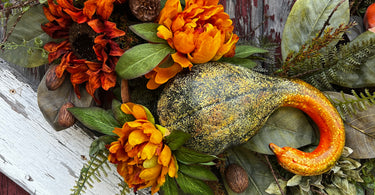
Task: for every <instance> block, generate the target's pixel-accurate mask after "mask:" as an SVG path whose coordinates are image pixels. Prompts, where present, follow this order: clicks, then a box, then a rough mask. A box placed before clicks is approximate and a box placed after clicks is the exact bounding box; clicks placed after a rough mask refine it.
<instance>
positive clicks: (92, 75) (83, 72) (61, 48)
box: [42, 0, 125, 97]
mask: <svg viewBox="0 0 375 195" xmlns="http://www.w3.org/2000/svg"><path fill="white" fill-rule="evenodd" d="M114 1H115V0H100V1H91V0H90V1H86V2H85V6H84V7H83V9H80V8H76V7H75V6H74V5H73V1H72V0H56V2H57V4H56V3H55V2H54V0H48V7H43V10H44V14H45V16H46V18H47V19H48V20H49V22H48V23H46V24H44V25H42V29H43V30H44V31H45V32H46V33H47V34H48V35H49V36H51V37H52V38H54V39H63V41H62V42H60V43H55V42H50V43H47V44H46V45H45V46H44V49H45V50H47V51H48V52H49V55H48V60H49V62H52V61H54V60H56V59H58V58H60V57H61V62H60V64H59V65H58V66H57V67H56V75H57V76H58V77H61V76H62V75H63V74H64V72H65V71H67V72H69V73H70V81H71V83H72V85H73V87H74V91H75V93H76V94H77V96H78V97H80V90H79V85H80V84H82V83H86V90H87V92H88V93H89V94H90V95H91V96H93V97H94V93H95V91H96V89H98V88H100V87H101V88H103V89H104V90H108V89H109V88H111V87H114V86H115V84H116V73H115V65H116V63H117V61H118V58H119V56H121V55H122V54H123V53H124V50H122V49H121V48H120V47H119V45H118V44H117V43H116V42H115V41H113V40H112V39H114V38H116V37H120V36H124V35H125V32H123V31H122V30H119V29H117V28H116V24H115V23H112V22H109V21H108V20H107V19H108V18H109V16H110V15H111V13H112V10H113V3H114ZM95 13H96V17H93V16H94V14H95Z"/></svg>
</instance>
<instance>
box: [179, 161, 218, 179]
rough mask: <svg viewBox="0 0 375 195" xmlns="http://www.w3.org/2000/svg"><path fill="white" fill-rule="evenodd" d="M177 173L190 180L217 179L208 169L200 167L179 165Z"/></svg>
mask: <svg viewBox="0 0 375 195" xmlns="http://www.w3.org/2000/svg"><path fill="white" fill-rule="evenodd" d="M178 171H181V172H182V173H183V174H185V175H188V176H190V177H192V178H195V179H199V180H204V181H217V180H218V179H217V177H216V175H215V174H213V173H212V172H211V171H210V169H208V168H207V167H203V166H200V165H184V164H179V166H178Z"/></svg>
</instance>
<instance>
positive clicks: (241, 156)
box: [0, 0, 375, 195]
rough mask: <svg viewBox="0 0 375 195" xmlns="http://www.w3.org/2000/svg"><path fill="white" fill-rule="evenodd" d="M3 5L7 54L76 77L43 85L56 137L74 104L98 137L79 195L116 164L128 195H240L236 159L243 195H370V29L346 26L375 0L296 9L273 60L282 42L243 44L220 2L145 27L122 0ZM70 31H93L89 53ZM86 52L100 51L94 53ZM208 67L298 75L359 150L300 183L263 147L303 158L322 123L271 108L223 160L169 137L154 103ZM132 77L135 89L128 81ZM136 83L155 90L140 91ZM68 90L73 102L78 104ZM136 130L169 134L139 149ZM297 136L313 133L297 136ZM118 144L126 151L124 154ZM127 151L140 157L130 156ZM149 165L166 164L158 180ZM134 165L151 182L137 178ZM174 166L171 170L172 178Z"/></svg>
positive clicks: (166, 14) (181, 8)
mask: <svg viewBox="0 0 375 195" xmlns="http://www.w3.org/2000/svg"><path fill="white" fill-rule="evenodd" d="M63 2H65V3H67V4H69V6H68V7H64V6H67V4H64V3H63ZM98 2H101V3H102V4H100V3H98ZM103 2H106V3H105V4H104V3H103ZM3 3H4V4H2V5H1V6H2V11H1V12H0V14H1V24H2V26H3V27H4V31H3V36H2V38H3V40H2V41H1V42H0V47H1V49H2V50H3V51H2V52H1V54H0V57H2V58H4V59H5V60H7V61H9V62H11V63H15V64H18V65H20V66H23V67H37V66H40V65H44V64H46V63H48V62H49V63H52V62H53V63H54V64H56V65H58V66H59V67H60V70H58V71H59V73H58V76H62V75H63V74H69V76H67V78H69V79H66V80H65V82H63V85H62V86H61V87H59V88H58V89H56V90H55V91H52V90H48V89H47V88H46V87H45V85H46V79H44V80H43V81H42V82H41V85H40V86H39V90H38V96H39V97H38V103H39V105H40V108H41V111H42V112H43V114H44V116H45V117H46V119H47V121H48V122H50V124H51V125H52V126H53V127H54V128H55V129H57V130H61V129H62V128H63V127H61V126H59V125H57V124H56V120H57V119H58V117H59V115H58V113H59V112H58V111H59V109H60V108H61V105H63V104H65V103H66V102H67V101H68V102H74V104H75V105H76V106H77V107H73V108H69V109H68V111H69V113H70V114H72V115H74V116H75V118H76V119H78V120H79V121H80V123H82V124H83V125H84V126H86V127H87V128H89V129H91V130H93V131H96V132H95V133H96V135H98V137H97V138H96V139H95V141H94V142H93V143H92V145H91V148H90V151H89V153H90V159H89V160H88V161H87V163H85V164H84V165H83V168H82V169H81V174H80V176H79V178H78V180H77V181H76V184H75V186H73V187H72V194H82V193H84V192H85V190H86V189H87V187H92V186H94V185H95V182H100V181H101V179H102V178H103V177H106V176H107V174H110V173H112V172H115V170H114V169H111V168H110V165H109V162H111V163H113V164H114V166H117V168H118V169H117V171H118V173H119V174H120V175H121V176H123V178H124V182H120V183H119V184H118V188H119V193H120V194H127V193H128V192H129V190H130V189H129V186H130V187H132V188H133V190H138V189H140V188H144V187H151V189H150V190H151V191H152V192H156V191H158V190H159V189H160V190H161V191H162V193H164V194H183V193H187V194H215V193H216V194H217V193H218V191H220V190H218V189H225V191H226V193H228V194H236V193H234V192H233V191H232V190H231V189H230V187H228V186H229V185H228V182H231V181H228V179H226V178H224V169H225V168H226V166H227V165H229V164H231V163H236V164H239V165H240V166H242V167H243V168H244V170H245V171H246V173H247V174H248V179H249V180H250V181H251V182H250V186H249V187H247V188H246V189H245V191H244V193H249V194H253V193H258V194H309V195H310V194H329V195H330V194H355V193H357V194H367V193H373V192H374V189H375V179H374V178H375V171H374V170H375V169H374V167H375V161H374V158H375V156H373V155H372V154H369V153H371V152H372V151H373V148H375V146H373V142H374V139H375V136H374V133H375V132H374V130H373V126H371V125H372V123H371V122H367V123H366V121H373V117H372V113H373V112H375V111H374V108H375V107H374V104H375V93H374V92H373V91H374V87H375V80H374V78H375V75H373V73H372V70H373V69H374V66H373V64H374V63H375V60H374V56H375V46H374V44H375V34H374V33H373V32H372V30H371V29H369V30H367V29H363V26H362V25H361V24H358V23H353V22H349V18H350V17H351V16H357V17H360V18H363V17H366V15H368V14H370V13H366V9H367V7H369V6H370V5H371V4H372V3H375V2H374V1H373V0H333V1H328V0H327V1H320V0H298V1H296V2H295V3H294V6H293V8H292V10H291V12H290V15H289V17H288V20H287V21H286V24H285V29H284V33H283V37H282V43H281V45H280V48H281V57H280V59H279V58H278V54H277V52H276V47H278V46H279V45H278V44H274V43H272V42H270V41H268V40H267V39H264V38H259V37H250V38H249V37H246V39H247V40H249V39H253V40H255V41H254V42H251V43H249V42H243V41H242V39H241V38H242V37H240V38H239V36H238V35H236V34H235V33H234V32H235V29H234V28H233V25H232V21H231V20H230V18H229V15H228V14H226V13H225V12H224V7H223V6H222V5H220V4H219V3H218V1H217V0H216V1H205V0H195V1H193V0H187V1H186V2H185V1H183V0H182V1H178V0H162V1H160V4H161V9H162V10H163V11H162V12H161V13H160V16H159V17H157V18H158V19H157V20H156V21H147V22H143V21H142V22H141V21H139V20H137V19H136V18H137V17H135V16H134V15H132V13H131V12H130V11H129V10H128V9H129V6H128V4H127V1H124V0H115V1H111V2H109V1H108V2H107V1H104V0H101V1H94V0H88V1H84V0H81V1H63V0H57V1H52V0H49V1H46V0H27V1H26V0H22V1H5V2H3ZM114 4H116V5H115V6H114ZM43 7H44V8H43ZM55 8H56V9H57V10H58V9H61V10H63V9H64V10H65V11H61V10H60V11H56V10H54V9H55ZM43 9H44V12H43ZM124 10H126V11H124ZM125 12H126V13H125ZM124 13H125V14H124ZM305 13H309V14H305ZM133 14H134V13H133ZM197 21H199V22H197ZM306 21H310V22H306ZM311 21H312V22H311ZM365 22H366V21H365ZM30 24H36V25H30ZM67 24H69V25H67ZM85 24H87V25H86V26H85ZM40 25H42V28H43V29H44V31H43V30H42V28H41V26H40ZM82 26H85V27H82ZM103 26H106V27H107V28H102V27H103ZM364 26H368V24H365V25H364ZM70 28H71V29H78V30H80V29H81V30H82V29H83V28H84V29H86V31H82V32H87V33H86V34H89V35H92V37H91V38H93V39H92V42H91V45H90V47H83V48H78V49H77V48H75V47H79V46H85V45H84V44H82V45H74V42H71V41H70V40H69V39H71V38H72V37H74V36H73V35H74V33H72V32H73V31H74V30H71V29H70ZM354 28H357V29H358V28H359V29H362V32H363V33H358V34H356V33H354V35H353V34H351V35H350V37H354V38H350V39H348V37H349V35H348V33H352V29H354ZM56 29H58V30H56ZM87 29H88V30H87ZM105 29H107V30H105ZM108 29H111V30H108ZM193 32H194V33H193ZM64 33H68V34H69V35H68V36H66V34H64ZM56 34H58V35H61V36H56ZM94 34H96V35H94ZM77 36H78V38H82V37H79V34H77ZM249 36H250V35H249ZM53 38H62V39H59V40H56V39H53ZM76 38H77V37H76ZM64 40H65V42H64ZM77 40H78V41H79V40H82V39H77ZM69 41H70V43H69ZM186 41H187V42H188V43H187V44H186ZM237 42H238V43H237ZM193 43H196V44H193ZM86 46H87V45H86ZM91 46H94V49H93V50H92V49H91ZM188 46H189V47H188ZM89 50H90V51H89ZM84 51H88V53H89V54H90V52H91V54H93V55H90V56H87V55H86V54H87V53H85V52H84ZM20 56H22V57H20ZM208 61H218V62H219V63H232V64H236V65H238V66H242V67H245V68H247V69H252V70H254V71H257V72H261V73H264V74H269V75H272V76H274V77H286V78H288V79H301V80H303V81H305V82H307V83H309V84H311V85H313V86H314V87H316V88H317V89H319V90H321V91H325V90H329V92H325V95H326V97H327V98H328V99H329V101H330V102H331V103H332V105H333V106H334V107H336V109H337V111H338V113H339V114H340V116H341V118H342V119H343V121H344V124H345V131H346V134H347V135H350V137H347V139H346V142H347V143H346V145H347V146H350V147H351V148H352V149H350V148H348V147H345V149H344V152H343V153H342V155H341V157H340V159H338V160H337V161H336V162H335V164H334V165H332V168H331V169H330V170H329V171H327V172H325V173H323V174H319V175H316V176H301V175H294V174H292V173H290V172H288V171H286V170H284V169H283V168H282V167H281V166H280V165H279V164H278V163H277V159H276V158H275V157H274V156H271V155H270V154H273V152H272V151H271V150H270V148H269V146H268V144H269V143H270V142H275V143H277V144H278V145H279V144H280V143H285V144H289V145H290V146H293V147H298V148H299V149H301V150H303V151H307V152H308V151H311V150H313V149H314V148H315V147H316V145H317V144H318V139H317V137H318V136H317V135H315V134H316V133H315V132H316V131H317V128H316V125H315V124H314V123H313V122H311V120H310V119H309V118H308V117H307V116H306V115H305V114H303V113H302V112H300V111H296V110H293V109H279V110H276V111H275V112H274V113H272V115H271V116H270V117H269V118H268V121H267V122H266V123H264V126H263V127H262V128H261V129H260V130H259V133H257V135H256V136H254V137H253V138H252V139H251V140H250V141H248V142H247V143H246V144H244V145H241V146H237V147H233V148H230V149H228V150H225V151H224V152H223V154H222V155H221V157H222V158H219V157H218V156H214V155H207V154H203V153H200V152H197V151H195V150H192V149H191V148H189V147H187V146H188V145H187V144H186V143H189V140H190V141H191V135H190V134H189V133H186V132H183V131H179V130H177V131H172V132H169V130H168V128H166V127H164V126H162V125H159V123H160V121H159V116H158V115H159V114H160V113H158V112H157V111H156V110H155V107H156V103H155V102H156V101H157V99H158V98H159V95H160V91H162V90H163V88H164V87H165V86H169V85H170V83H172V81H173V80H174V79H175V78H174V77H175V76H176V75H180V74H186V72H189V71H191V70H192V67H193V71H194V67H195V66H199V65H200V64H202V63H205V62H208ZM177 77H178V76H177ZM63 78H65V76H64V77H63ZM125 80H126V82H124V81H125ZM127 80H129V83H130V85H129V86H130V88H131V89H128V87H129V86H127V85H125V84H124V83H127V82H128V81H127ZM140 80H141V81H142V82H139V81H140ZM169 80H171V81H169ZM132 82H134V83H136V84H134V83H132ZM147 82H148V84H146V83H147ZM120 83H121V84H120ZM140 84H143V85H145V86H144V88H148V89H141V87H139V85H140ZM85 86H86V89H84V88H83V87H85ZM81 88H82V89H81ZM156 88H158V89H157V90H154V91H152V92H149V91H147V92H144V90H150V89H156ZM82 90H83V91H82ZM103 90H104V91H106V92H105V93H103ZM142 90H143V91H142ZM127 91H130V92H131V93H133V94H130V96H132V95H134V94H138V96H137V97H136V98H133V97H134V96H132V99H133V100H135V101H136V102H147V103H148V104H149V105H147V107H148V108H150V110H149V109H148V108H147V107H145V106H144V105H139V104H132V103H129V102H128V100H129V98H128V97H126V93H127ZM102 93H103V94H102ZM120 93H121V95H120ZM72 94H73V95H74V94H75V95H77V97H74V98H72V97H71V96H72ZM108 94H110V95H108ZM139 94H141V95H139ZM348 94H352V96H349V95H348ZM81 95H82V96H81ZM128 95H129V94H128ZM151 96H152V97H151ZM50 97H54V98H50ZM78 97H81V99H79V98H78ZM103 97H104V98H103ZM106 97H107V98H108V97H111V98H109V100H108V99H105V98H106ZM93 100H95V101H93ZM91 105H95V106H91ZM134 105H135V106H134ZM50 108H53V109H50ZM166 110H168V108H166ZM159 112H160V111H159ZM163 112H166V111H163ZM139 113H142V114H139ZM154 116H155V118H154ZM364 119H365V120H364ZM296 121H299V122H296ZM358 121H359V122H358ZM363 121H364V122H363ZM135 124H137V125H139V124H142V125H143V124H148V125H146V127H144V132H143V134H142V135H147V136H149V133H145V132H149V131H154V133H155V135H156V134H157V135H162V137H159V138H160V139H158V143H157V144H159V145H158V147H157V149H155V151H153V149H152V150H150V149H149V148H147V149H144V147H145V144H144V145H142V144H143V143H140V144H133V145H131V144H129V143H130V142H132V143H133V142H134V140H136V139H134V137H133V138H131V136H130V133H129V134H126V133H123V132H121V131H124V132H127V131H128V130H129V129H132V128H130V127H133V125H135ZM137 128H138V126H137ZM302 128H303V130H306V131H304V132H302V131H298V130H301V129H302ZM120 129H121V131H120ZM132 131H135V130H132ZM266 131H267V132H266ZM169 133H170V134H169ZM270 133H272V135H270ZM138 135H141V134H138ZM151 135H152V134H150V136H151ZM292 136H293V137H296V138H295V139H292V138H291V137H292ZM120 143H121V144H123V145H121V144H120ZM125 143H126V144H129V145H126V146H125V145H124V144H125ZM147 143H150V141H147ZM151 144H155V143H151ZM119 145H121V146H123V147H120V149H119V150H118V148H117V147H118V146H119ZM130 145H131V146H132V147H134V148H136V149H134V150H130V149H129V148H130ZM126 147H128V148H126ZM167 147H168V148H170V155H169V153H168V155H166V156H168V157H170V158H166V157H165V154H164V153H163V155H162V154H161V153H162V152H161V151H163V150H162V149H165V148H167ZM121 148H123V149H121ZM168 151H169V150H168ZM146 153H147V155H146ZM135 154H136V155H135ZM161 156H163V157H161ZM223 156H224V157H223ZM155 159H157V160H156V161H155ZM165 159H168V160H169V159H172V160H170V161H168V162H173V165H171V163H166V161H165V162H163V161H164V160H165ZM159 161H160V162H159ZM154 165H157V167H162V168H161V169H160V171H159V170H157V171H155V172H152V173H151V172H150V171H151V170H152V171H154V170H155V169H151V168H155V167H156V166H154ZM213 165H216V166H213ZM130 169H134V170H137V171H139V172H138V173H143V175H146V174H150V175H151V176H152V177H153V178H152V179H145V178H141V177H140V176H139V175H140V174H134V173H131V171H129V170H130ZM169 169H171V170H175V171H176V174H174V173H173V171H171V173H169ZM127 171H128V172H127ZM213 172H214V173H216V174H214V173H213ZM154 177H155V178H154ZM134 178H135V179H134ZM208 184H211V185H208ZM213 186H214V187H213Z"/></svg>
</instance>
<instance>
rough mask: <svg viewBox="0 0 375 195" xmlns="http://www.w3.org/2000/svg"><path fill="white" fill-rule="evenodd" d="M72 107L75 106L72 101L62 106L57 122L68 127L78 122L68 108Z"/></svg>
mask: <svg viewBox="0 0 375 195" xmlns="http://www.w3.org/2000/svg"><path fill="white" fill-rule="evenodd" d="M72 107H74V104H73V103H71V102H67V103H65V104H64V105H62V106H61V108H60V110H59V114H58V119H57V122H58V123H59V125H60V126H62V127H65V128H68V127H70V126H72V125H73V124H74V123H75V122H76V119H75V118H74V116H73V114H72V113H70V112H69V111H68V110H67V109H68V108H72Z"/></svg>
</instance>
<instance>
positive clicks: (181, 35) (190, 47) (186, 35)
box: [173, 29, 195, 54]
mask: <svg viewBox="0 0 375 195" xmlns="http://www.w3.org/2000/svg"><path fill="white" fill-rule="evenodd" d="M193 32H194V30H193V29H190V30H187V31H184V32H182V31H177V32H176V33H175V34H174V37H173V43H174V47H175V49H176V50H177V51H178V52H180V53H183V54H188V53H191V52H193V51H194V49H195V44H194V34H193Z"/></svg>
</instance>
